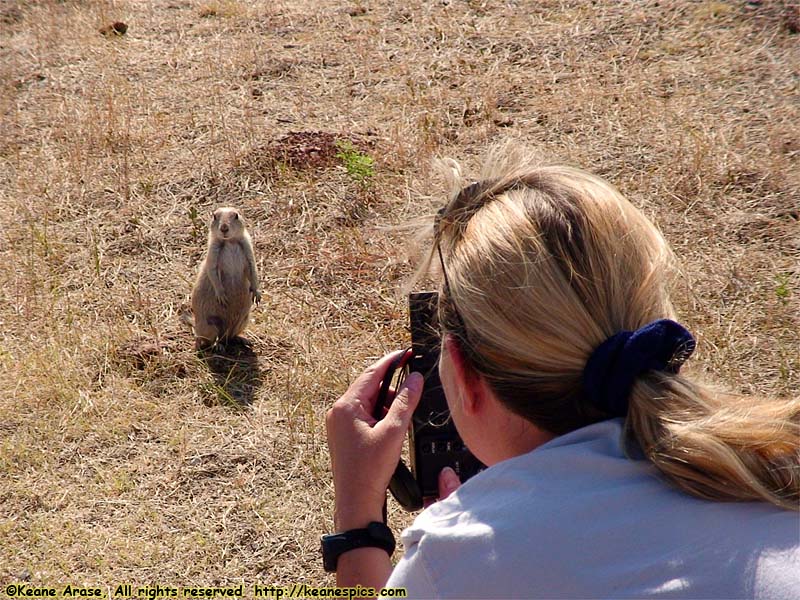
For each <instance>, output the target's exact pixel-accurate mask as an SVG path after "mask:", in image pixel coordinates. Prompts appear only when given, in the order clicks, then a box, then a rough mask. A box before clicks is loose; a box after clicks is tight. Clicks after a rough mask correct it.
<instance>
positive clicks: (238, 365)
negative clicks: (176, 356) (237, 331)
mask: <svg viewBox="0 0 800 600" xmlns="http://www.w3.org/2000/svg"><path fill="white" fill-rule="evenodd" d="M198 356H199V357H200V359H201V360H202V361H203V362H204V363H205V364H206V366H207V367H208V370H209V371H210V372H211V374H212V375H213V376H214V385H213V388H214V389H213V390H211V393H209V394H208V395H207V396H206V399H205V400H204V403H205V404H206V405H214V404H218V405H222V406H230V407H231V408H245V407H247V406H250V405H251V404H252V403H253V398H254V397H255V394H256V392H257V391H258V388H259V387H261V383H262V377H261V369H260V368H259V366H258V356H257V355H256V353H255V352H254V351H253V348H252V347H251V345H250V343H249V342H247V341H246V340H244V339H243V338H239V337H236V338H233V339H232V340H229V341H227V342H226V343H225V344H217V345H216V346H214V347H213V348H210V349H208V350H204V351H200V352H199V354H198Z"/></svg>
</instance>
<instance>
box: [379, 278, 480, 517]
mask: <svg viewBox="0 0 800 600" xmlns="http://www.w3.org/2000/svg"><path fill="white" fill-rule="evenodd" d="M408 309H409V322H410V329H411V353H410V354H409V353H406V354H405V355H404V356H402V357H400V358H399V359H398V361H397V364H394V365H392V366H391V367H390V370H389V372H388V373H387V375H386V377H385V378H384V381H383V385H382V386H381V391H380V394H379V398H378V403H377V411H380V412H383V408H384V407H385V403H386V397H387V396H388V391H389V388H390V386H391V384H392V382H394V384H395V385H394V388H395V389H397V388H398V387H399V385H400V382H401V381H402V377H404V375H405V374H407V373H409V372H412V371H417V372H419V373H421V374H422V375H423V377H424V378H425V385H424V387H423V390H422V397H421V398H420V401H419V405H418V406H417V408H416V410H415V411H414V415H413V416H412V419H411V428H410V429H409V446H410V458H411V471H410V472H409V470H408V469H407V468H406V466H405V465H404V464H403V462H402V461H401V462H400V463H399V464H398V466H397V469H396V470H395V473H394V475H393V476H392V480H391V482H390V484H389V490H390V491H391V492H392V495H393V496H394V497H395V499H396V500H397V501H398V502H399V503H400V505H401V506H402V507H403V508H405V509H406V510H409V511H412V510H419V509H420V508H422V507H423V505H424V502H425V500H427V499H435V498H437V497H438V495H439V473H440V472H441V470H442V469H443V468H444V467H451V468H452V469H453V470H454V471H455V472H456V474H457V475H458V477H459V479H460V480H461V481H462V483H463V482H464V481H466V480H468V479H469V478H470V477H472V476H473V475H475V474H476V473H478V472H479V471H481V470H483V469H484V468H485V465H483V463H481V462H480V461H479V460H478V459H477V458H475V456H473V454H472V453H471V452H470V451H469V450H468V449H467V447H466V446H465V445H464V442H463V441H462V440H461V437H460V436H459V435H458V431H457V430H456V427H455V424H454V423H453V420H452V418H451V417H450V411H449V409H448V407H447V400H446V399H445V395H444V389H443V388H442V383H441V380H440V379H439V353H440V348H441V338H440V334H439V328H438V326H437V318H436V315H437V311H438V294H437V293H436V292H417V293H412V294H410V295H409V297H408ZM376 418H380V417H379V416H377V415H376Z"/></svg>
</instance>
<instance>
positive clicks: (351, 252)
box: [0, 0, 800, 585]
mask: <svg viewBox="0 0 800 600" xmlns="http://www.w3.org/2000/svg"><path fill="white" fill-rule="evenodd" d="M115 21H120V22H124V23H125V24H126V25H127V31H126V33H125V34H124V35H115V34H113V32H111V31H110V30H109V29H108V28H106V30H105V34H103V33H101V32H100V29H101V28H103V27H107V26H108V25H110V24H112V23H114V22H115ZM798 27H800V13H798V8H797V6H796V5H793V4H792V2H789V1H787V2H779V1H777V0H773V1H770V0H764V1H763V2H759V3H750V4H748V3H746V2H741V1H737V2H733V1H731V2H683V1H680V2H679V1H673V0H661V1H660V2H648V3H640V2H633V1H631V2H612V1H598V2H591V3H589V2H583V1H577V0H576V1H568V0H562V1H551V0H547V1H538V2H533V1H530V2H526V1H519V2H514V1H499V0H498V1H495V0H486V1H477V0H469V1H465V0H450V1H438V0H437V1H422V0H412V1H409V2H404V3H382V2H377V1H371V0H365V1H363V2H358V1H353V2H347V1H334V0H324V1H316V0H313V1H312V0H297V1H291V2H290V1H288V0H287V1H285V2H271V1H270V2H267V1H263V2H257V1H252V2H245V1H236V0H220V1H217V2H214V1H200V0H191V1H190V0H148V1H133V0H128V1H125V0H83V1H79V0H72V1H70V0H62V1H56V0H30V1H24V0H23V1H16V2H14V1H10V2H9V1H0V209H1V210H0V227H1V228H2V245H0V296H1V297H2V300H0V325H1V326H0V342H1V343H0V365H2V371H3V374H4V377H3V378H2V380H1V381H0V583H3V584H5V583H10V582H13V581H19V580H24V581H30V582H32V583H43V584H53V583H68V582H72V583H78V584H80V583H95V584H103V585H111V584H113V583H115V582H129V583H134V584H136V585H148V584H152V585H154V584H157V583H159V584H162V585H163V584H172V585H189V584H198V583H204V584H220V583H226V584H227V583H236V582H245V583H247V584H250V583H254V582H263V583H281V584H284V583H291V582H294V581H297V582H303V583H311V584H322V583H324V582H330V581H331V580H330V579H326V578H325V576H324V574H323V572H322V568H321V564H320V560H319V554H318V539H319V535H320V533H322V532H326V531H328V530H329V529H330V527H331V523H332V521H331V508H332V503H331V492H332V489H331V483H330V472H329V460H328V456H327V449H326V444H325V434H324V424H323V415H324V411H325V410H326V408H327V407H328V406H329V405H330V403H331V402H332V401H333V400H334V399H335V398H336V397H337V396H338V394H340V393H341V392H342V391H343V390H344V389H345V387H346V385H347V383H348V381H349V380H350V379H351V378H352V377H353V376H354V375H355V374H356V373H357V372H359V371H360V369H361V368H362V367H363V366H364V365H365V364H367V362H369V361H371V360H372V359H373V358H374V357H377V356H379V355H381V354H382V353H383V352H384V351H386V350H388V349H394V348H397V347H400V346H402V345H404V343H405V340H406V331H405V329H404V324H405V305H404V301H403V299H402V298H401V297H399V295H398V293H397V290H398V287H399V285H400V284H401V283H402V282H403V279H404V278H405V277H406V276H407V275H408V274H409V273H410V272H411V270H412V268H413V264H412V262H411V261H410V259H409V253H408V249H409V247H410V244H409V242H408V239H407V237H406V236H405V234H402V233H401V232H400V231H398V230H397V229H396V228H390V227H388V228H387V226H392V225H398V224H403V223H405V222H407V221H408V220H409V219H412V218H413V217H415V216H418V215H421V214H430V213H431V212H432V211H433V210H434V209H435V208H437V207H438V206H439V205H440V204H441V203H442V202H443V197H442V195H441V188H440V187H438V186H437V183H436V181H435V179H434V178H433V176H432V174H431V170H430V168H429V164H430V159H431V158H433V157H435V156H453V157H455V158H457V159H459V160H461V161H463V162H464V163H465V164H466V165H467V167H468V168H467V171H468V172H469V171H470V169H473V170H474V167H475V166H476V165H477V157H478V156H479V155H480V154H481V152H482V151H483V149H484V148H486V146H487V145H488V144H490V143H492V142H495V141H499V140H504V139H508V138H513V139H516V140H519V141H520V142H522V143H525V144H528V145H530V146H531V147H533V148H535V149H537V150H539V151H541V152H543V153H545V154H546V155H549V156H551V157H554V158H557V159H561V160H564V161H567V162H570V163H574V164H577V165H580V166H583V167H585V168H587V169H590V170H593V171H595V172H597V173H599V174H601V175H603V176H605V177H607V178H608V179H610V180H611V181H612V182H614V183H615V184H616V185H617V186H619V187H620V188H621V189H622V190H623V192H624V193H625V194H626V195H628V197H629V198H631V200H632V201H633V202H634V203H636V204H637V205H638V206H641V207H642V208H643V209H644V210H645V211H646V213H647V214H648V215H649V216H651V217H652V218H653V219H654V220H655V221H656V222H657V223H658V224H659V226H660V227H661V228H662V229H663V230H664V232H665V234H666V236H667V238H668V239H669V240H670V241H671V242H672V244H673V245H674V248H675V250H676V252H677V254H678V256H679V258H680V260H681V263H682V275H681V280H680V284H679V286H678V289H677V290H676V299H677V304H678V307H679V310H680V312H681V314H682V316H683V320H684V321H685V322H686V323H687V324H688V325H689V326H690V328H691V329H692V330H693V331H695V332H696V334H697V337H698V339H699V350H698V353H697V355H696V359H693V360H692V362H693V363H694V367H693V368H694V369H695V371H696V372H698V373H702V374H705V375H706V376H707V377H709V378H712V379H714V380H718V381H721V382H724V383H725V384H726V385H728V386H730V387H732V388H734V389H736V390H740V391H743V392H749V393H763V394H778V395H787V394H798V393H800V341H798V331H799V330H800V317H798V315H799V314H800V310H798V309H800V301H798V297H799V295H800V294H799V292H798V290H799V289H800V225H799V224H798V218H799V217H798V214H799V213H798V211H799V210H800V196H799V195H798V189H800V187H799V184H800V103H798V92H800V83H799V81H800V54H798V40H800V36H799V35H798V34H797V29H798ZM337 140H338V141H339V144H338V146H337ZM342 140H345V141H347V143H349V144H351V146H352V148H353V150H352V151H350V152H349V154H348V152H343V151H342V142H341V141H342ZM345 145H346V144H345ZM359 153H360V154H359ZM337 154H339V155H340V156H338V157H337V156H336V155H337ZM362 154H366V155H368V156H370V157H372V158H374V165H372V166H370V165H369V164H368V161H361V162H359V160H358V156H360V155H362ZM348 156H349V158H348ZM343 157H344V158H343ZM348 166H349V167H350V169H349V170H348ZM359 167H360V170H359ZM221 205H234V206H237V207H238V208H240V209H241V210H242V212H243V214H244V215H245V217H246V219H247V220H248V222H249V224H250V231H251V233H252V235H253V238H254V241H255V247H256V253H257V259H258V264H259V268H260V272H261V276H262V287H263V291H264V302H263V303H262V305H261V306H260V308H258V309H257V310H256V311H255V313H254V317H253V321H252V324H251V325H250V327H249V329H248V331H247V337H248V338H249V339H250V340H251V341H252V342H253V347H252V351H248V350H246V349H242V350H240V351H238V352H237V353H233V354H229V355H226V356H221V357H216V358H213V359H210V360H201V359H200V358H198V357H197V356H196V355H195V353H194V352H193V349H192V335H191V332H190V330H188V329H187V328H186V326H185V325H183V324H182V322H181V315H182V314H184V313H185V311H186V308H187V301H188V295H189V292H190V289H191V285H192V281H193V277H194V273H195V269H196V267H197V265H198V263H199V261H200V259H201V256H202V252H203V250H204V244H205V235H206V218H207V215H208V214H209V213H210V211H211V210H213V208H215V207H217V206H221ZM392 522H393V524H394V525H396V526H397V527H398V528H399V527H400V526H401V525H402V524H403V523H404V522H406V518H405V517H404V516H403V515H401V514H400V513H398V512H397V510H396V509H395V510H394V515H393V516H392Z"/></svg>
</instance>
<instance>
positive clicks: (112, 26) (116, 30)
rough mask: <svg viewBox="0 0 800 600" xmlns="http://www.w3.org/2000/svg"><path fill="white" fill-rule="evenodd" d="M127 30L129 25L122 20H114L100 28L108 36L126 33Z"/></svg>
mask: <svg viewBox="0 0 800 600" xmlns="http://www.w3.org/2000/svg"><path fill="white" fill-rule="evenodd" d="M127 31H128V26H127V25H126V24H125V23H123V22H122V21H114V22H113V23H109V24H108V25H105V26H103V27H101V28H100V33H102V34H103V35H105V36H107V37H108V36H112V35H125V33H126V32H127Z"/></svg>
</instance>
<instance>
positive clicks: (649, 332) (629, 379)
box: [583, 319, 695, 417]
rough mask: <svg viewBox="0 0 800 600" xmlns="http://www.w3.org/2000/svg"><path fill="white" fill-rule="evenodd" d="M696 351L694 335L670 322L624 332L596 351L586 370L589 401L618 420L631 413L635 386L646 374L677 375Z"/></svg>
mask: <svg viewBox="0 0 800 600" xmlns="http://www.w3.org/2000/svg"><path fill="white" fill-rule="evenodd" d="M694 349H695V341H694V337H692V334H691V333H689V332H688V331H687V330H686V328H684V327H683V325H681V324H680V323H676V322H675V321H671V320H669V319H660V320H658V321H653V322H652V323H650V324H649V325H645V326H644V327H640V328H639V329H637V330H636V331H620V332H619V333H616V334H614V335H612V336H611V337H610V338H608V339H607V340H606V341H605V342H603V343H602V344H600V345H599V346H598V347H597V348H595V350H594V352H592V355H591V356H590V357H589V360H588V361H586V366H585V367H584V369H583V387H584V390H585V392H586V395H587V397H588V398H589V401H590V402H591V403H592V404H594V405H595V406H597V407H598V408H600V409H602V410H604V411H606V412H608V413H610V414H611V415H613V416H615V417H617V416H619V417H621V416H624V415H626V414H627V413H628V397H629V396H630V394H631V388H633V382H634V381H636V378H637V377H639V375H641V374H642V373H644V372H645V371H666V372H668V373H677V372H678V369H680V366H681V365H682V364H683V362H684V361H685V360H686V359H687V358H689V356H691V354H692V352H694Z"/></svg>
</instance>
